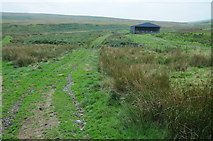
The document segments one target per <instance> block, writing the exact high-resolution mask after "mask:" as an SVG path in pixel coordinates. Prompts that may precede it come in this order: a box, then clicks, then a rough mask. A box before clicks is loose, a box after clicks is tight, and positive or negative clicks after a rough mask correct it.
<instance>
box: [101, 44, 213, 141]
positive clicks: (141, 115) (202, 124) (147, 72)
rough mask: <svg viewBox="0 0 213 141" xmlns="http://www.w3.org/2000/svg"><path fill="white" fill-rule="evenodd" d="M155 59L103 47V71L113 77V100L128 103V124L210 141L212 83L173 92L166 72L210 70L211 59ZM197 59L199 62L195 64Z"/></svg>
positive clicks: (183, 56) (172, 56)
mask: <svg viewBox="0 0 213 141" xmlns="http://www.w3.org/2000/svg"><path fill="white" fill-rule="evenodd" d="M156 55H157V54H154V53H149V52H147V51H144V52H143V51H142V50H141V49H138V48H112V47H104V48H102V50H101V54H100V71H101V72H102V73H103V74H105V75H106V76H107V77H110V79H108V80H111V84H109V82H107V83H108V86H112V89H113V90H114V91H115V92H114V93H113V96H112V98H114V99H116V100H119V98H121V97H122V99H125V108H124V109H126V110H127V111H128V112H127V113H128V114H127V115H125V116H128V118H129V121H128V123H131V124H137V125H141V126H143V125H144V124H146V123H147V122H151V123H152V122H155V123H157V124H158V125H160V126H164V127H165V126H166V127H168V128H169V129H170V130H171V131H172V134H173V135H172V136H173V137H174V138H181V139H189V138H190V139H194V138H196V139H200V138H210V137H211V103H212V96H211V89H210V87H211V86H210V82H209V83H207V84H201V86H200V87H195V86H193V87H188V88H180V87H178V86H177V87H172V88H171V87H170V84H169V75H168V73H167V70H169V71H184V70H186V69H187V67H189V66H197V67H199V66H202V67H205V66H209V65H210V64H209V62H210V60H209V58H208V56H205V55H202V54H192V55H190V56H189V55H188V56H187V55H186V54H184V53H182V52H176V53H175V52H174V53H170V54H169V55H168V56H165V57H164V56H163V57H162V56H161V57H160V56H158V57H156ZM159 57H160V59H162V60H161V61H160V62H159ZM138 58H140V59H142V60H140V59H138ZM196 58H199V59H198V60H199V61H195V60H196ZM204 60H206V61H204ZM172 65H173V66H172ZM165 66H167V67H165ZM166 68H167V69H166ZM168 68H169V69H168ZM117 102H119V101H117Z"/></svg>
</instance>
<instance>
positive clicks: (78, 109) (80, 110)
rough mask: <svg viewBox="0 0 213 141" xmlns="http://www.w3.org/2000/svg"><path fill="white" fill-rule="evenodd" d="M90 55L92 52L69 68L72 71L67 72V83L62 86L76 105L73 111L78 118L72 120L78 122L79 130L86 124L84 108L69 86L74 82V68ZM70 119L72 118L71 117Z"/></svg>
mask: <svg viewBox="0 0 213 141" xmlns="http://www.w3.org/2000/svg"><path fill="white" fill-rule="evenodd" d="M90 56H93V54H92V53H91V54H90V55H88V56H87V57H86V58H85V59H84V60H82V62H81V63H79V64H78V65H75V66H73V67H72V68H71V70H72V72H70V73H69V75H68V77H67V85H66V86H65V87H64V89H63V91H64V92H66V93H67V94H69V95H70V96H71V97H72V99H73V104H74V105H75V106H76V110H75V111H76V112H75V113H74V116H76V117H77V118H79V119H78V120H75V121H74V122H75V123H76V124H78V127H79V129H80V130H81V131H83V130H84V127H85V125H86V121H85V120H84V118H83V117H84V116H85V114H84V110H83V108H82V107H81V106H80V103H79V102H78V100H77V98H76V96H75V94H74V93H73V90H72V89H71V86H72V85H73V84H74V82H73V81H72V73H73V71H74V70H76V69H77V68H78V67H79V66H80V65H81V64H82V63H84V62H86V61H87V60H88V58H89V57H90ZM71 120H72V119H71Z"/></svg>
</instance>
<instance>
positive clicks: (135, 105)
mask: <svg viewBox="0 0 213 141" xmlns="http://www.w3.org/2000/svg"><path fill="white" fill-rule="evenodd" d="M3 27H5V28H4V29H5V30H4V33H3V34H4V35H3V37H4V39H3V41H2V43H3V76H4V83H3V92H2V94H3V109H2V112H3V118H5V117H10V116H11V113H7V112H8V111H10V109H11V108H12V107H13V106H14V104H15V103H17V101H20V100H21V105H20V108H19V111H18V113H16V117H15V119H14V120H13V124H12V126H10V128H9V129H8V130H7V131H6V132H5V133H4V134H3V139H12V138H17V134H18V133H19V131H20V128H21V126H22V125H21V124H22V122H23V121H25V120H26V119H27V118H29V117H31V116H33V115H34V113H32V110H33V109H35V108H38V107H36V106H35V105H34V104H35V103H38V102H40V103H44V102H45V100H46V98H45V97H44V96H43V94H42V93H47V92H49V91H50V90H52V89H54V90H55V93H54V94H53V95H52V102H53V103H52V104H53V106H54V108H53V110H54V112H56V113H57V115H56V117H57V119H58V121H59V126H55V127H52V128H51V129H48V130H45V131H44V132H45V135H43V137H44V138H45V139H50V138H60V139H83V138H89V139H133V138H134V139H168V138H173V139H174V138H191V139H194V138H205V137H206V138H209V137H210V136H209V135H210V134H209V131H210V130H209V129H210V126H208V125H210V124H209V121H210V120H209V119H210V116H209V115H210V114H209V113H210V112H209V111H210V110H209V109H210V108H209V105H210V103H211V101H212V99H211V97H210V95H209V88H208V87H207V86H209V78H210V71H211V70H210V67H211V63H210V50H202V49H201V50H200V49H193V48H187V47H185V46H182V45H178V44H177V43H183V44H185V43H188V42H189V44H190V45H195V44H197V43H198V44H200V45H202V46H203V47H206V46H209V45H208V44H209V42H208V41H207V40H208V38H207V37H209V34H206V33H204V34H200V33H193V34H190V33H184V34H182V33H174V34H173V33H171V32H169V33H165V32H163V33H160V34H155V35H150V36H156V37H157V36H159V37H160V38H162V39H168V40H169V39H171V38H175V39H174V40H173V41H171V42H162V41H157V40H154V39H151V38H149V37H146V36H141V35H133V34H129V31H127V30H125V29H126V28H127V27H128V26H126V25H111V24H108V25H104V24H101V25H99V24H87V23H85V24H83V23H81V24H77V23H69V24H29V25H24V24H22V25H21V24H20V25H19V24H12V23H11V24H3ZM117 30H119V31H117ZM170 35H171V36H170ZM182 35H183V36H182ZM161 36H162V37H161ZM194 36H196V38H193V37H194ZM192 39H193V40H195V41H192ZM206 41H207V42H206ZM205 42H206V43H205ZM17 64H20V65H17ZM14 66H15V67H16V68H15V67H14ZM71 72H72V75H71V77H72V81H73V82H74V84H73V85H71V89H72V90H73V93H74V94H75V96H76V98H77V100H78V102H79V103H80V106H81V107H83V109H84V115H85V116H83V117H81V118H80V119H81V120H82V119H84V120H85V121H86V123H87V124H86V125H85V129H84V130H83V131H81V130H80V129H79V127H78V124H76V123H75V120H77V119H79V118H77V117H76V116H75V115H74V114H75V113H76V112H77V111H76V108H77V107H76V105H75V104H73V99H72V97H71V96H70V95H69V94H67V93H66V92H64V91H63V89H64V87H65V86H66V85H67V77H68V75H69V74H70V73H71ZM27 93H29V95H27V96H25V97H24V98H22V96H23V95H24V94H27ZM201 94H202V95H204V96H201ZM172 109H173V110H172ZM44 117H45V118H46V119H49V118H50V117H49V115H48V114H47V113H46V114H45V115H44ZM204 117H205V119H207V120H203V119H204ZM35 122H36V121H35ZM194 125H196V126H194ZM189 129H190V130H189ZM74 132H75V133H76V134H74ZM36 138H40V137H36Z"/></svg>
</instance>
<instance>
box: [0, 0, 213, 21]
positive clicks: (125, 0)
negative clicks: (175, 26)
mask: <svg viewBox="0 0 213 141" xmlns="http://www.w3.org/2000/svg"><path fill="white" fill-rule="evenodd" d="M1 1H2V8H1V10H2V11H3V12H17V13H18V12H19V13H50V14H65V15H90V16H104V17H115V18H125V19H138V20H158V21H179V22H189V21H199V20H206V19H211V0H1Z"/></svg>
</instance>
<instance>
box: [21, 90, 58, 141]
mask: <svg viewBox="0 0 213 141" xmlns="http://www.w3.org/2000/svg"><path fill="white" fill-rule="evenodd" d="M54 92H55V91H54V89H51V90H50V91H49V92H47V93H43V95H44V96H43V97H45V101H43V102H40V103H35V104H34V105H35V106H36V107H37V108H36V109H33V110H32V112H33V113H34V115H33V116H30V117H28V118H27V119H26V120H24V121H23V122H22V127H21V128H20V130H19V133H18V134H17V137H18V138H19V139H36V138H39V139H44V138H45V136H46V134H47V133H48V132H49V130H51V129H52V128H54V127H57V126H58V125H59V121H58V120H57V117H56V115H57V113H56V112H54V107H53V105H52V95H53V94H54Z"/></svg>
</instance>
